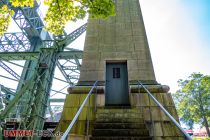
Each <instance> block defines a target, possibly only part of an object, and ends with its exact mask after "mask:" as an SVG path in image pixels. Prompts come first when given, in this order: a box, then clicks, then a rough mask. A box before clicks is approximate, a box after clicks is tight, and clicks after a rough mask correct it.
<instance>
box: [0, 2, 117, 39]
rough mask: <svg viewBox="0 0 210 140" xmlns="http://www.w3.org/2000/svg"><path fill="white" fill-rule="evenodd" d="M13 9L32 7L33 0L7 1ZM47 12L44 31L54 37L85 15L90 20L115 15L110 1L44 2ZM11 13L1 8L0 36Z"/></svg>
mask: <svg viewBox="0 0 210 140" xmlns="http://www.w3.org/2000/svg"><path fill="white" fill-rule="evenodd" d="M9 1H10V2H11V4H12V6H14V7H19V6H21V7H23V6H30V7H32V6H33V5H34V0H9ZM44 4H45V5H47V6H48V7H49V8H48V11H47V14H46V17H45V18H44V20H45V22H46V23H47V25H46V27H45V29H46V30H47V31H49V32H51V33H52V34H54V35H60V34H63V33H64V27H65V25H66V24H67V22H69V21H76V20H78V19H83V18H84V17H85V16H86V14H87V13H89V14H90V17H91V18H101V19H105V18H107V17H109V16H114V15H115V6H114V3H113V1H112V0H44ZM13 13H14V12H13V11H12V10H9V9H8V7H7V6H6V7H5V6H3V7H2V8H1V10H0V35H3V33H4V32H5V31H6V30H7V29H8V26H9V23H10V16H12V15H13Z"/></svg>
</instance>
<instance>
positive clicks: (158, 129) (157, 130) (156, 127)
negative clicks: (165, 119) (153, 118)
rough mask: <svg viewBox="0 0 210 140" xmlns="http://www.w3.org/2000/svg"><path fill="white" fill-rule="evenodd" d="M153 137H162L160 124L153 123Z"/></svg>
mask: <svg viewBox="0 0 210 140" xmlns="http://www.w3.org/2000/svg"><path fill="white" fill-rule="evenodd" d="M153 125H154V136H163V131H162V125H161V122H154V124H153Z"/></svg>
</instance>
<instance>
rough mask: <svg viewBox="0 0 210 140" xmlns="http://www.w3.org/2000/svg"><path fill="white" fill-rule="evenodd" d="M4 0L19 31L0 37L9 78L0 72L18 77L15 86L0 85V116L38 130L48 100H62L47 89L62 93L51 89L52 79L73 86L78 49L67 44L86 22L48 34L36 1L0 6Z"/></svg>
mask: <svg viewBox="0 0 210 140" xmlns="http://www.w3.org/2000/svg"><path fill="white" fill-rule="evenodd" d="M4 4H7V6H8V7H9V8H10V9H12V10H14V11H15V14H14V16H13V17H12V18H13V20H14V21H15V23H16V24H17V25H18V27H19V28H20V29H21V32H14V33H5V34H4V36H1V37H0V68H1V69H3V70H4V71H6V72H7V73H8V74H9V75H10V76H12V78H11V77H7V76H4V75H1V74H0V76H1V77H3V78H7V79H9V80H14V81H18V85H17V88H16V89H11V88H8V87H6V86H4V85H0V111H1V115H0V119H1V122H4V121H5V120H6V119H9V118H17V119H18V121H19V124H20V125H19V129H28V130H42V129H43V125H44V122H45V115H46V109H47V108H48V109H49V111H50V113H51V114H52V109H51V107H50V105H49V104H50V102H63V101H64V99H56V98H54V99H51V98H50V92H51V91H54V92H57V93H59V92H60V93H62V92H61V91H58V90H55V89H52V83H53V79H56V80H59V81H62V82H65V83H67V84H68V86H73V85H74V84H75V83H76V82H77V80H78V78H79V74H80V66H81V59H82V51H81V50H77V49H72V48H67V46H69V45H70V44H71V43H72V42H73V41H74V40H76V39H77V38H78V37H79V36H80V35H81V34H82V33H84V32H85V31H86V26H87V24H84V25H82V26H81V27H79V28H78V29H76V30H75V31H73V32H72V33H70V34H68V35H64V36H59V37H51V36H50V34H49V33H48V32H46V31H45V30H43V27H44V23H43V21H42V16H41V14H40V12H39V10H38V8H39V5H40V4H39V3H37V2H36V1H35V4H34V7H13V6H12V5H11V4H10V3H9V1H8V0H0V7H1V6H3V5H4ZM14 60H15V61H16V60H24V64H23V65H20V64H17V63H14V62H13V61H14ZM9 64H11V65H16V66H19V67H22V73H21V74H18V73H16V70H14V69H13V67H11V66H10V65H9ZM55 69H59V71H60V73H61V74H62V75H63V77H64V78H65V79H60V78H59V76H58V77H56V75H55V73H54V71H55ZM3 105H4V106H3ZM52 118H53V116H52ZM31 139H39V137H35V136H34V137H33V138H31Z"/></svg>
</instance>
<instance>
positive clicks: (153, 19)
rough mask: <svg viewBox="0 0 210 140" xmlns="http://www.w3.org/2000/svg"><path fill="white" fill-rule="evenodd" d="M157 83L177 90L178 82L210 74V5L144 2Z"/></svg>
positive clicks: (194, 0) (187, 0)
mask: <svg viewBox="0 0 210 140" xmlns="http://www.w3.org/2000/svg"><path fill="white" fill-rule="evenodd" d="M140 4H141V8H142V13H143V18H144V23H145V26H146V32H147V37H148V41H149V45H150V50H151V55H152V59H153V65H154V69H155V74H156V79H157V81H158V82H159V83H161V84H166V85H169V86H170V88H171V92H175V91H176V90H177V81H178V79H186V78H187V77H188V76H189V75H190V74H191V73H193V72H201V73H203V74H208V75H209V74H210V62H209V60H210V1H209V0H140Z"/></svg>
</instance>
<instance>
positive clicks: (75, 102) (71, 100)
mask: <svg viewBox="0 0 210 140" xmlns="http://www.w3.org/2000/svg"><path fill="white" fill-rule="evenodd" d="M79 99H80V94H68V95H66V99H65V104H64V108H69V107H78V106H79V105H80V100H79Z"/></svg>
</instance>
